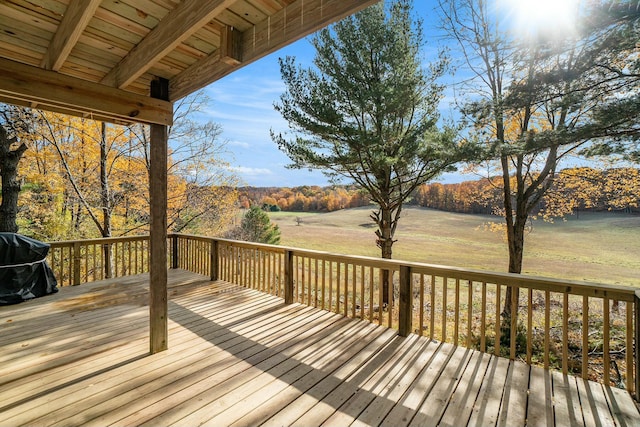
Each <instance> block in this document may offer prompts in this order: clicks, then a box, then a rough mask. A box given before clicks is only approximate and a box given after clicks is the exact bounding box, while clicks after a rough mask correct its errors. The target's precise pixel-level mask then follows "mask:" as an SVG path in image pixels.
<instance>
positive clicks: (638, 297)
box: [627, 290, 640, 402]
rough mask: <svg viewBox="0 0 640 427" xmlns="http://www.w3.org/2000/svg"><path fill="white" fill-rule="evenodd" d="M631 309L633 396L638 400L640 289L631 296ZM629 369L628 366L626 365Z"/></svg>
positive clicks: (639, 389)
mask: <svg viewBox="0 0 640 427" xmlns="http://www.w3.org/2000/svg"><path fill="white" fill-rule="evenodd" d="M633 311H634V316H635V325H634V326H635V328H636V330H635V343H634V344H635V345H634V355H633V356H634V359H635V365H636V368H635V374H636V377H635V380H636V384H635V386H636V390H635V397H636V401H637V402H640V290H637V291H636V292H635V297H634V298H633ZM627 369H629V367H627ZM631 372H633V367H631Z"/></svg>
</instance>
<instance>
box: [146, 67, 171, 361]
mask: <svg viewBox="0 0 640 427" xmlns="http://www.w3.org/2000/svg"><path fill="white" fill-rule="evenodd" d="M151 97H152V98H156V99H162V100H168V99H169V81H168V80H166V79H162V78H156V79H154V80H152V81H151ZM167 139H168V136H167V126H165V125H159V124H152V125H151V147H150V151H151V155H150V164H151V170H150V172H149V196H150V199H151V206H150V210H151V212H150V219H151V221H150V222H151V224H150V229H151V232H150V236H149V252H150V268H149V282H150V283H149V322H150V325H149V326H150V336H149V347H150V352H151V353H152V354H153V353H158V352H160V351H163V350H166V349H167V348H168V319H167V312H168V308H167V154H168V150H167Z"/></svg>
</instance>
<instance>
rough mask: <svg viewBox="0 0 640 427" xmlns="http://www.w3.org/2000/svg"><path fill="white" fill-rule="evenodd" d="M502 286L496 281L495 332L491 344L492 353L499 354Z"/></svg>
mask: <svg viewBox="0 0 640 427" xmlns="http://www.w3.org/2000/svg"><path fill="white" fill-rule="evenodd" d="M501 290H502V287H501V286H500V284H499V283H496V328H495V329H496V332H495V344H494V345H493V354H495V355H496V356H500V326H501V324H500V322H501V321H500V307H501V306H502V301H501V296H500V293H501Z"/></svg>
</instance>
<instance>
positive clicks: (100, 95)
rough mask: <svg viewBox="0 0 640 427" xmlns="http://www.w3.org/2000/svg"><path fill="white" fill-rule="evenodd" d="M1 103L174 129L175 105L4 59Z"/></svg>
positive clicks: (2, 62)
mask: <svg viewBox="0 0 640 427" xmlns="http://www.w3.org/2000/svg"><path fill="white" fill-rule="evenodd" d="M0 70H2V72H0V99H2V100H7V101H8V102H11V103H14V104H18V105H27V106H29V105H33V104H36V105H37V106H38V108H41V109H43V110H51V111H55V112H62V113H65V114H71V115H75V116H81V117H90V118H95V119H100V120H104V121H108V122H112V123H133V122H137V123H145V124H151V123H155V124H160V125H171V124H172V122H173V104H172V103H171V102H167V101H164V100H160V99H153V98H151V97H148V96H144V95H140V94H136V93H131V92H127V91H124V90H121V89H116V88H112V87H108V86H104V85H101V84H98V83H93V82H89V81H86V80H82V79H78V78H76V77H71V76H67V75H64V74H60V73H57V72H55V71H48V70H43V69H41V68H38V67H33V66H30V65H25V64H21V63H19V62H15V61H11V60H8V59H2V58H0Z"/></svg>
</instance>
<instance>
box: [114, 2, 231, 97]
mask: <svg viewBox="0 0 640 427" xmlns="http://www.w3.org/2000/svg"><path fill="white" fill-rule="evenodd" d="M234 1H235V0H214V1H206V2H203V1H201V0H185V1H184V2H182V3H180V5H179V6H178V7H176V8H175V9H174V10H172V11H171V12H169V14H168V15H167V16H166V17H165V19H163V20H162V21H160V23H159V24H158V25H157V26H156V27H155V28H154V29H153V30H151V32H150V33H149V34H148V35H147V36H146V37H145V38H144V39H143V40H142V41H141V42H140V43H139V44H138V45H137V46H136V47H135V48H133V49H132V50H131V52H129V54H128V55H127V56H126V57H124V58H123V59H122V61H121V62H120V63H119V64H118V65H117V66H116V67H114V68H113V69H112V70H111V71H110V72H109V74H107V75H106V76H105V77H104V79H103V80H102V83H103V84H107V85H110V86H113V87H118V88H125V87H127V86H128V85H129V84H131V83H132V82H133V81H135V80H136V78H138V77H139V76H140V75H141V74H143V73H144V72H145V71H147V70H148V69H149V68H150V67H151V66H152V65H153V64H154V63H155V62H156V61H158V60H159V59H161V58H162V57H163V56H165V55H167V53H169V52H171V50H173V49H174V48H175V47H176V46H177V45H178V44H180V43H182V41H183V40H185V39H186V38H188V37H190V36H191V35H192V34H193V33H195V32H196V31H197V30H198V29H200V27H202V26H203V25H205V24H206V23H207V22H209V21H211V20H212V19H213V18H214V17H215V16H216V15H218V14H219V13H220V12H221V11H223V10H224V9H225V8H227V7H228V6H229V5H230V4H232V3H233V2H234Z"/></svg>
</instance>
